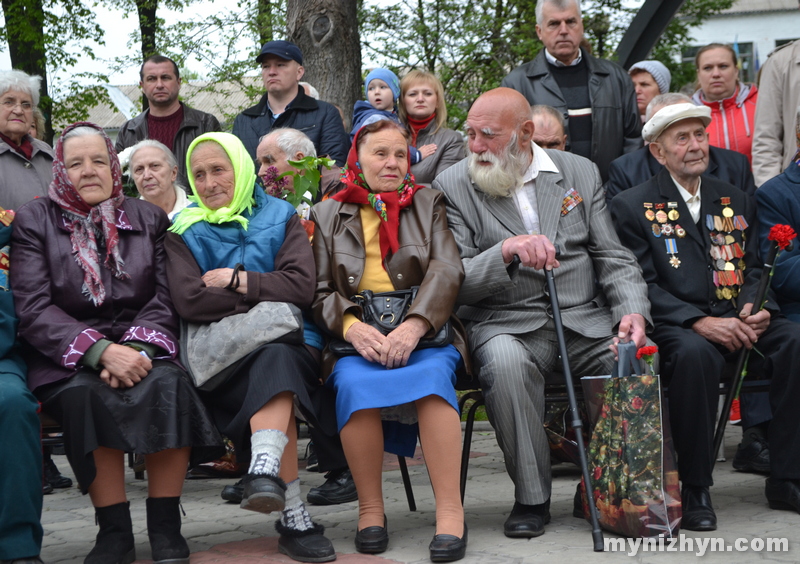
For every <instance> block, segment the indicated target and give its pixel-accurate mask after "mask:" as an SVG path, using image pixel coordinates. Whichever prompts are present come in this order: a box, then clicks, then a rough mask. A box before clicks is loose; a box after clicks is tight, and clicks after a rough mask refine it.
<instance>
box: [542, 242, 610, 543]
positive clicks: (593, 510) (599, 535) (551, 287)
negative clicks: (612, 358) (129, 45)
mask: <svg viewBox="0 0 800 564" xmlns="http://www.w3.org/2000/svg"><path fill="white" fill-rule="evenodd" d="M558 255H559V251H558V247H556V256H558ZM544 275H545V277H546V278H547V289H548V291H549V293H550V306H551V308H552V310H553V321H554V322H555V326H556V336H557V338H558V349H559V352H560V353H561V364H562V366H563V370H564V381H565V383H566V385H567V397H568V399H569V411H570V413H571V415H572V422H571V423H572V429H573V430H574V431H575V440H576V442H577V443H578V454H579V455H580V459H581V472H583V481H584V483H585V484H586V491H587V494H586V495H587V498H588V499H589V502H590V503H589V514H590V516H591V519H592V541H593V542H594V551H595V552H603V549H604V547H603V532H602V531H601V530H600V522H599V520H598V518H597V507H596V506H595V504H594V503H592V501H593V500H592V498H591V493H590V492H591V487H592V482H591V480H590V478H589V462H588V460H587V458H586V447H585V446H584V444H583V421H581V416H580V413H578V402H577V401H576V400H575V390H574V389H573V388H572V372H571V371H570V369H569V357H568V356H567V341H566V339H565V338H564V326H563V325H562V324H561V310H560V309H559V308H558V294H556V282H555V279H554V277H553V271H552V270H547V269H545V271H544Z"/></svg>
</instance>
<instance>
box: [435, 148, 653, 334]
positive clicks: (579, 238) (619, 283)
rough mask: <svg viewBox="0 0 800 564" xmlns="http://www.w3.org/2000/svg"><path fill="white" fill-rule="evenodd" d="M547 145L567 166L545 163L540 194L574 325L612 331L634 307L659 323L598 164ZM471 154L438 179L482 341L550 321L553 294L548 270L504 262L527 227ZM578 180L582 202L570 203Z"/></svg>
mask: <svg viewBox="0 0 800 564" xmlns="http://www.w3.org/2000/svg"><path fill="white" fill-rule="evenodd" d="M547 154H548V156H550V158H551V159H552V160H553V162H554V163H555V165H556V167H557V168H558V170H559V171H560V172H557V173H554V172H544V171H542V172H540V173H539V175H538V177H537V179H536V198H537V207H538V213H539V223H540V230H541V233H542V234H543V235H546V236H547V238H548V239H549V240H550V241H552V242H554V243H555V244H556V245H558V247H559V248H560V251H561V255H560V256H559V258H558V260H559V262H560V263H561V264H560V266H559V267H558V268H556V269H555V280H556V287H557V290H558V297H559V306H560V309H561V315H562V319H563V324H564V327H566V328H568V329H570V330H572V331H575V332H576V333H578V334H581V335H584V336H586V337H593V338H602V337H607V336H609V335H611V334H612V332H614V331H616V327H617V325H618V324H619V322H620V320H621V319H622V317H623V316H624V315H626V314H631V313H639V314H641V315H643V316H644V318H645V320H646V321H647V325H648V327H652V321H651V319H650V303H649V302H648V299H647V286H646V285H645V283H644V280H643V279H642V271H641V268H640V267H639V265H638V263H637V262H636V260H635V258H634V256H633V254H632V253H631V252H630V251H629V250H628V249H627V248H625V247H623V246H622V244H621V243H620V242H619V239H618V237H617V234H616V231H615V230H614V226H613V225H612V223H611V216H610V214H609V213H608V210H607V209H606V203H605V197H604V195H603V187H602V183H601V180H600V174H599V172H598V170H597V167H596V166H595V165H594V164H593V163H592V162H591V161H589V160H588V159H585V158H583V157H579V156H577V155H573V154H571V153H566V152H562V151H551V150H547ZM467 163H468V159H464V160H462V161H461V162H459V163H458V164H456V165H454V166H452V167H450V168H449V169H447V170H445V171H444V172H443V173H441V174H440V175H439V176H437V177H436V179H435V180H434V182H433V188H437V189H439V190H442V191H443V192H444V193H445V197H446V203H447V219H448V223H449V225H450V229H451V230H452V231H453V234H454V235H455V239H456V243H457V244H458V247H459V251H460V252H461V258H462V260H463V263H464V269H465V271H466V276H465V279H464V283H463V285H462V287H461V291H460V293H459V296H458V304H459V306H460V307H459V309H458V315H459V317H460V318H461V319H462V321H464V322H465V323H466V324H467V326H468V330H469V331H468V332H469V335H470V345H471V347H473V348H476V347H478V346H479V345H481V344H483V343H485V342H486V341H487V340H489V339H491V338H492V337H494V336H496V335H499V334H522V333H527V332H530V331H534V330H536V329H538V328H540V327H542V326H543V325H544V324H545V323H546V322H547V320H548V313H547V311H548V306H549V298H547V296H546V295H545V294H544V289H545V276H544V271H542V270H534V269H532V268H528V267H519V266H516V265H514V264H513V263H512V265H506V264H505V263H504V262H503V256H502V253H501V246H502V244H503V241H504V240H505V239H507V238H509V237H512V236H515V235H524V234H527V231H526V230H525V227H524V225H523V223H522V219H521V216H520V213H519V211H518V208H517V205H516V203H515V201H514V198H510V197H509V198H492V197H490V196H488V195H487V194H485V193H484V192H482V191H481V190H479V189H478V188H477V187H476V186H474V185H473V184H472V182H471V180H470V178H469V174H468V166H467ZM572 189H574V191H575V192H577V194H578V195H579V196H580V198H581V199H582V202H580V203H578V204H577V205H575V206H574V207H572V209H569V210H567V209H566V208H567V207H569V206H570V205H571V204H570V201H569V198H568V193H569V192H570V191H571V190H572ZM565 199H566V204H567V205H566V206H565V205H564V204H565ZM573 203H574V200H573ZM562 206H563V207H562ZM642 213H644V209H643V210H642Z"/></svg>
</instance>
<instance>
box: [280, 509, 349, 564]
mask: <svg viewBox="0 0 800 564" xmlns="http://www.w3.org/2000/svg"><path fill="white" fill-rule="evenodd" d="M275 530H276V531H278V532H279V533H280V535H281V536H280V538H279V539H278V552H280V553H281V554H285V555H286V556H288V557H289V558H291V559H292V560H297V561H298V562H330V561H331V560H336V550H334V548H333V543H332V542H331V541H330V540H328V539H327V538H326V537H325V536H324V535H325V527H323V526H322V525H317V524H315V525H314V528H313V529H308V530H305V531H296V530H294V529H290V528H288V527H284V526H283V525H282V524H281V521H280V519H279V520H278V521H276V522H275Z"/></svg>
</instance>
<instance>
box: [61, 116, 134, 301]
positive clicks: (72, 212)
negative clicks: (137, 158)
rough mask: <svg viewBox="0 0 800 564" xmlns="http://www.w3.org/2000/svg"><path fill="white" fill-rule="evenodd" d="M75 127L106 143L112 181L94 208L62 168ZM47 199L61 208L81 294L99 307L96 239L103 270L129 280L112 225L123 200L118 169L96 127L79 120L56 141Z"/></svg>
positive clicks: (108, 142) (101, 298) (111, 149)
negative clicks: (101, 251)
mask: <svg viewBox="0 0 800 564" xmlns="http://www.w3.org/2000/svg"><path fill="white" fill-rule="evenodd" d="M77 127H91V128H92V129H96V130H97V131H98V132H99V133H100V135H101V136H102V137H103V139H104V140H105V142H106V147H107V148H108V156H109V159H110V161H111V178H112V179H113V181H114V187H113V189H112V190H111V197H110V198H108V199H107V200H105V201H103V202H100V203H99V204H97V205H94V206H90V205H89V204H87V203H86V202H84V201H83V198H81V196H80V194H78V191H77V190H76V189H75V186H73V184H72V182H71V181H70V179H69V176H68V175H67V168H66V166H64V136H65V135H66V134H67V133H69V132H70V131H72V130H73V129H75V128H77ZM48 196H49V197H50V199H51V200H52V201H54V202H55V203H56V204H58V206H59V207H60V208H61V209H62V212H63V216H64V224H65V225H66V228H67V230H68V231H69V239H70V242H71V243H72V252H73V254H74V255H75V262H77V263H78V264H79V265H80V267H81V269H82V270H83V293H84V294H86V295H87V296H88V297H89V299H90V300H91V301H92V302H93V303H94V305H95V306H99V305H101V304H102V303H103V301H104V300H105V297H106V291H105V287H104V286H103V279H102V276H101V274H100V259H99V256H98V254H97V239H98V236H99V238H100V240H101V243H103V242H104V243H105V246H106V260H105V262H104V265H105V267H106V268H108V269H109V270H110V271H111V272H113V273H114V276H115V277H116V278H118V279H120V280H123V279H125V278H128V277H129V275H128V274H127V273H126V272H125V271H124V270H122V268H123V267H124V266H125V262H124V261H123V260H122V257H121V256H120V254H119V248H118V245H119V234H118V233H117V222H116V219H117V218H116V216H117V209H118V208H119V207H120V206H121V205H122V202H123V201H125V196H124V195H123V194H122V170H121V168H120V166H119V159H118V158H117V153H116V151H114V146H113V145H112V144H111V140H110V139H109V138H108V136H107V135H106V134H105V132H104V131H103V130H102V129H101V128H100V127H99V126H97V125H95V124H93V123H90V122H88V121H79V122H77V123H73V124H72V125H70V126H68V127H67V128H66V129H65V130H64V132H63V133H62V134H61V137H59V138H58V141H57V142H56V158H55V160H54V161H53V181H52V182H51V183H50V190H49V191H48Z"/></svg>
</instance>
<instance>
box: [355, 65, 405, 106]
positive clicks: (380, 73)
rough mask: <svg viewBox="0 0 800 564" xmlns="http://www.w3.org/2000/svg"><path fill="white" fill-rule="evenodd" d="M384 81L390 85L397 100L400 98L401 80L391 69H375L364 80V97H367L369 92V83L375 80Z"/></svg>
mask: <svg viewBox="0 0 800 564" xmlns="http://www.w3.org/2000/svg"><path fill="white" fill-rule="evenodd" d="M376 78H377V79H378V80H382V81H384V82H385V83H386V84H388V85H389V88H391V90H392V96H394V99H395V100H397V99H398V98H399V97H400V79H399V78H397V75H396V74H394V73H393V72H392V71H390V70H389V69H375V70H373V71H372V72H370V73H369V74H368V75H367V78H366V80H364V97H365V98H366V97H367V94H368V92H369V83H370V82H372V81H373V80H375V79H376Z"/></svg>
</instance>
